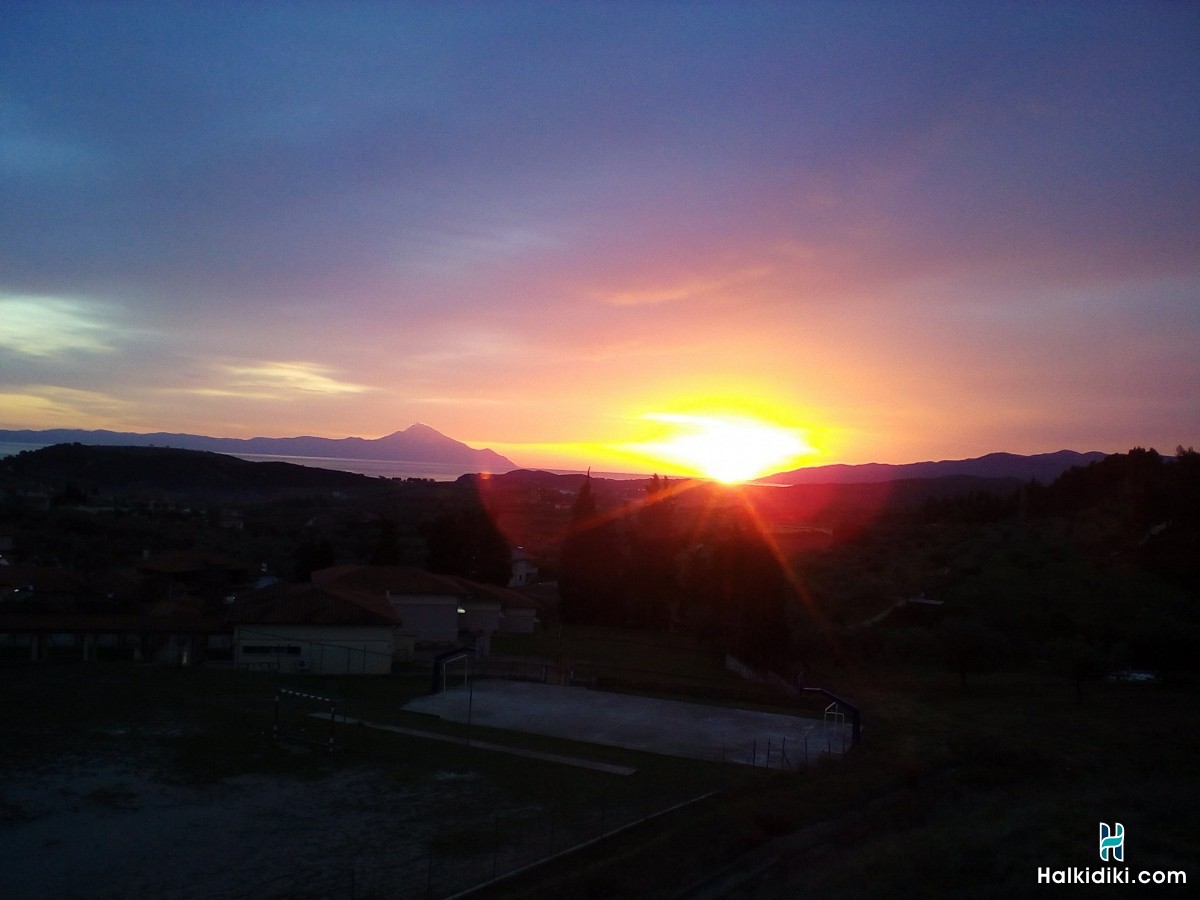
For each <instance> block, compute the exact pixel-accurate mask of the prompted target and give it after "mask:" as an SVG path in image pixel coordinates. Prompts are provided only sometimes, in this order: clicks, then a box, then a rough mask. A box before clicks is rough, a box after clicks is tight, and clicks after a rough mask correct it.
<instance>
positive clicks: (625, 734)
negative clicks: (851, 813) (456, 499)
mask: <svg viewBox="0 0 1200 900" xmlns="http://www.w3.org/2000/svg"><path fill="white" fill-rule="evenodd" d="M404 709H406V710H409V711H411V712H419V713H427V714H432V715H435V716H438V717H439V718H442V719H446V720H449V721H452V722H463V723H467V722H469V723H470V724H471V725H477V726H480V727H485V728H501V729H505V730H508V731H524V732H530V733H533V734H541V735H547V736H550V737H558V738H566V739H568V740H573V741H586V742H589V743H593V744H607V745H611V746H614V747H625V748H627V749H631V750H643V751H646V752H648V753H659V754H663V755H667V756H682V757H687V758H690V759H704V760H711V761H716V762H728V763H739V764H742V765H753V766H765V767H769V768H796V767H800V766H803V765H805V764H806V760H807V762H808V763H810V764H811V763H814V762H816V760H817V758H818V756H819V755H820V754H821V753H832V754H840V753H842V752H844V751H845V750H846V749H849V747H850V743H851V729H850V725H849V723H848V722H847V721H845V720H838V719H835V718H833V717H832V716H831V717H830V718H829V719H828V720H823V719H815V718H806V717H802V716H790V715H785V714H782V713H769V712H757V711H754V710H747V709H733V708H729V707H722V706H706V705H704V704H702V703H689V702H686V701H681V700H661V699H658V698H653V697H637V696H632V695H629V694H614V693H608V692H606V691H598V690H591V689H589V688H586V687H568V686H565V685H554V684H536V683H530V682H520V681H502V680H495V679H481V680H476V681H472V682H471V683H470V684H469V685H466V686H459V687H455V688H451V689H449V690H446V691H443V692H442V693H439V694H431V695H429V696H426V697H418V698H417V699H415V700H412V701H410V702H408V703H407V704H405V706H404Z"/></svg>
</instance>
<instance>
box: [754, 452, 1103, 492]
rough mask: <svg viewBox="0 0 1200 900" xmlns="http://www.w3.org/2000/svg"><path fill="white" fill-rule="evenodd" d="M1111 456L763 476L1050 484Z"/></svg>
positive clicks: (801, 480) (1005, 456) (1009, 456)
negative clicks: (964, 478)
mask: <svg viewBox="0 0 1200 900" xmlns="http://www.w3.org/2000/svg"><path fill="white" fill-rule="evenodd" d="M1106 456H1108V454H1107V453H1100V452H1098V451H1092V452H1090V453H1078V452H1076V451H1074V450H1059V451H1058V452H1057V453H1038V454H1034V455H1033V456H1019V455H1017V454H1015V453H989V454H988V455H987V456H980V457H977V458H975V459H944V460H941V461H940V462H918V463H905V464H903V465H889V464H887V463H865V464H863V465H858V466H849V465H834V466H813V467H811V468H807V469H793V470H792V471H790V472H780V473H778V474H776V475H769V476H767V477H766V478H760V479H759V481H763V482H770V483H771V484H880V483H882V482H886V481H900V480H902V479H909V478H945V477H947V476H950V475H969V476H972V477H975V478H1019V479H1020V480H1021V481H1030V480H1033V481H1039V482H1041V483H1042V484H1049V483H1050V482H1051V481H1053V480H1054V479H1055V478H1057V477H1058V476H1059V475H1061V474H1062V473H1063V472H1065V471H1067V469H1070V468H1072V467H1073V466H1086V465H1088V464H1090V463H1093V462H1097V461H1098V460H1101V459H1104V458H1105V457H1106Z"/></svg>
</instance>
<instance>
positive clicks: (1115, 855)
mask: <svg viewBox="0 0 1200 900" xmlns="http://www.w3.org/2000/svg"><path fill="white" fill-rule="evenodd" d="M1110 853H1111V854H1112V856H1111V857H1110V856H1109V854H1110ZM1110 858H1111V859H1112V860H1113V861H1115V862H1124V861H1125V826H1124V825H1122V824H1121V823H1120V822H1114V823H1113V827H1112V830H1111V831H1110V830H1109V828H1108V825H1106V824H1105V823H1104V822H1101V823H1100V860H1101V862H1108V861H1109V859H1110Z"/></svg>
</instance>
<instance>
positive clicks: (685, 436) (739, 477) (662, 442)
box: [614, 413, 817, 484]
mask: <svg viewBox="0 0 1200 900" xmlns="http://www.w3.org/2000/svg"><path fill="white" fill-rule="evenodd" d="M642 418H643V419H645V420H646V421H648V422H653V423H660V424H661V425H665V426H667V427H666V428H665V429H664V432H665V433H660V434H659V435H657V436H656V437H655V438H654V439H652V440H644V441H637V442H630V443H625V444H620V445H616V447H615V448H614V449H616V450H618V451H619V452H621V453H623V454H627V455H629V456H631V457H633V458H636V459H640V460H643V461H645V462H646V463H649V464H651V467H652V468H653V467H655V466H657V467H658V468H660V469H662V468H663V466H664V465H665V466H666V467H667V468H672V469H674V470H676V471H677V472H679V473H680V474H684V475H692V476H695V477H699V478H708V479H712V480H714V481H721V482H725V483H727V484H734V483H738V482H742V481H750V480H752V479H754V478H760V477H762V476H763V475H769V474H771V473H773V472H780V471H783V470H785V469H788V468H798V467H799V466H800V465H801V464H802V460H804V459H805V458H806V457H809V456H812V455H814V454H815V453H816V452H817V451H816V450H815V448H814V447H813V446H812V445H811V444H810V443H809V442H808V440H807V437H806V435H805V433H804V432H802V431H800V430H799V429H795V428H787V427H784V426H781V425H777V424H774V423H772V422H769V421H767V420H765V419H761V418H757V417H750V416H743V415H738V416H735V415H719V414H713V415H708V414H692V413H688V414H683V413H648V414H646V415H644V416H643V417H642Z"/></svg>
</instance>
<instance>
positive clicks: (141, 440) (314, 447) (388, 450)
mask: <svg viewBox="0 0 1200 900" xmlns="http://www.w3.org/2000/svg"><path fill="white" fill-rule="evenodd" d="M0 441H11V442H14V443H29V444H70V443H79V444H86V445H88V446H98V447H176V448H179V449H183V450H208V451H211V452H214V453H234V454H236V453H252V454H260V455H264V456H308V457H327V458H333V459H376V460H395V461H396V462H410V463H411V462H415V463H440V464H445V465H461V466H463V467H464V471H471V472H508V471H510V470H512V469H515V468H517V467H516V465H515V464H514V463H513V462H512V460H510V459H507V458H505V457H503V456H501V455H500V454H499V453H496V452H495V451H493V450H487V449H483V450H476V449H475V448H473V447H468V446H467V445H466V444H464V443H462V442H461V441H456V440H454V439H453V438H450V437H447V436H446V435H444V434H442V433H441V432H439V431H437V430H435V429H433V428H430V427H429V426H428V425H422V424H420V423H418V424H415V425H412V426H410V427H408V428H406V429H405V430H403V431H396V432H393V433H392V434H389V435H386V436H385V437H381V438H376V439H367V438H360V437H349V438H322V437H311V436H305V437H290V438H265V437H256V438H245V439H242V438H218V437H208V436H206V435H197V434H170V433H167V432H155V433H153V434H135V433H132V432H118V431H104V430H100V431H83V430H79V429H72V428H57V429H51V430H48V431H0Z"/></svg>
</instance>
